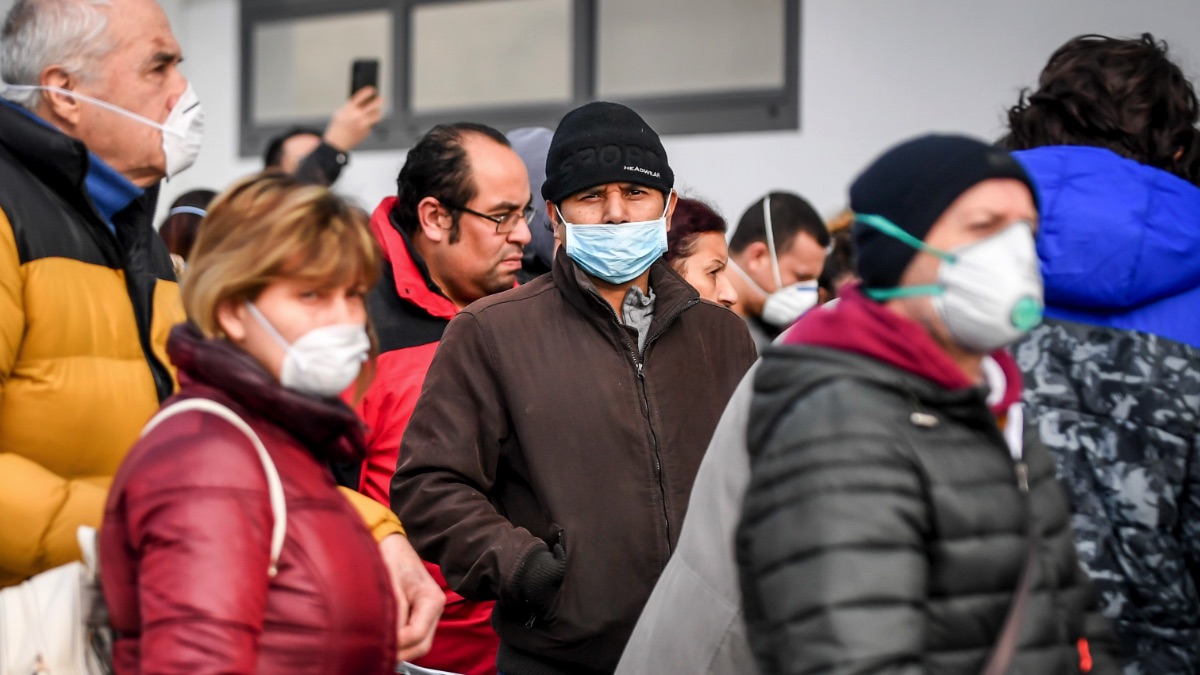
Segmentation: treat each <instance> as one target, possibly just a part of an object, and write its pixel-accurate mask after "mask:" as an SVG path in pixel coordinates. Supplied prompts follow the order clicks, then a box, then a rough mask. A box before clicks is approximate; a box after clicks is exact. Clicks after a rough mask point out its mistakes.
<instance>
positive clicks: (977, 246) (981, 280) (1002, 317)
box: [856, 214, 1043, 354]
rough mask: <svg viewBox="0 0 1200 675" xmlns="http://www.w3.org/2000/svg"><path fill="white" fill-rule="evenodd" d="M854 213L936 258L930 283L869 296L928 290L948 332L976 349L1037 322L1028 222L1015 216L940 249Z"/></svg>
mask: <svg viewBox="0 0 1200 675" xmlns="http://www.w3.org/2000/svg"><path fill="white" fill-rule="evenodd" d="M856 219H857V220H858V221H859V222H861V223H863V224H865V225H868V226H870V227H874V228H875V229H877V230H879V231H880V232H883V233H884V234H886V235H889V236H891V237H893V238H895V239H898V240H900V241H903V242H904V243H906V244H909V245H910V246H913V247H914V248H917V249H920V250H923V251H928V252H929V253H931V254H933V255H935V256H937V257H938V258H940V259H941V263H940V264H939V265H938V280H937V283H936V284H934V285H931V286H900V287H897V288H887V289H868V290H866V291H865V293H866V294H867V295H868V296H869V297H871V298H874V299H876V300H888V299H891V298H900V297H912V296H918V295H930V296H933V307H934V309H935V310H937V312H938V315H939V316H941V318H942V321H943V323H945V324H946V329H947V330H948V331H949V332H950V336H951V337H952V338H953V339H954V341H955V342H957V343H958V344H959V345H961V346H963V347H965V348H967V349H970V350H971V351H973V352H976V353H979V354H988V353H991V352H993V351H995V350H997V349H1000V348H1001V347H1004V346H1005V345H1008V344H1011V343H1013V342H1016V341H1017V340H1018V339H1019V338H1020V337H1021V336H1023V335H1025V334H1026V333H1028V332H1029V331H1031V330H1033V329H1034V327H1036V326H1037V325H1038V324H1040V323H1041V322H1042V311H1043V300H1042V274H1041V270H1040V269H1039V265H1038V257H1037V247H1036V245H1035V244H1034V237H1033V226H1032V225H1030V224H1029V223H1027V222H1025V221H1017V222H1015V223H1013V224H1011V225H1009V226H1008V227H1006V228H1004V230H1002V231H1000V232H998V233H996V234H994V235H992V236H990V237H988V238H987V239H982V240H980V241H977V242H975V243H973V244H968V245H966V246H962V247H959V248H956V249H954V250H953V251H942V250H940V249H937V248H934V247H932V246H929V245H928V244H926V243H925V242H923V241H921V240H919V239H917V238H916V237H914V236H912V235H911V234H909V233H908V232H907V231H905V230H903V229H902V228H900V227H899V226H898V225H896V224H894V223H892V222H891V221H890V220H888V219H886V218H884V217H882V216H876V215H872V214H859V215H858V216H856Z"/></svg>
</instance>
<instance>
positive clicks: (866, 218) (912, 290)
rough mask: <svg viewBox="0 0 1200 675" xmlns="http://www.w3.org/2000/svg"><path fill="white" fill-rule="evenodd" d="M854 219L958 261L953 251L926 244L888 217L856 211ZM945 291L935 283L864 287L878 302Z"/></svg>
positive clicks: (931, 252)
mask: <svg viewBox="0 0 1200 675" xmlns="http://www.w3.org/2000/svg"><path fill="white" fill-rule="evenodd" d="M854 219H855V220H856V221H858V222H860V223H862V224H863V225H866V226H868V227H873V228H875V229H876V230H879V231H880V232H882V233H884V234H886V235H887V236H889V237H892V238H893V239H898V240H900V241H902V242H904V243H905V244H908V245H909V246H911V247H913V248H915V249H917V250H918V251H925V252H926V253H929V254H930V255H934V256H937V257H938V258H941V259H942V260H945V261H946V262H948V263H955V262H957V261H958V258H957V257H956V256H955V255H954V254H953V253H947V252H945V251H943V250H941V249H938V248H934V247H932V246H930V245H929V244H926V243H925V242H923V241H921V240H920V239H917V238H916V237H914V236H912V235H911V234H909V233H908V232H907V231H905V230H904V229H902V228H901V227H900V226H899V225H897V224H895V223H893V222H892V221H890V220H888V219H887V218H884V217H883V216H879V215H875V214H873V213H856V214H854ZM945 291H946V289H944V288H942V287H941V286H934V285H931V286H898V287H896V288H864V289H863V294H865V295H866V296H867V297H868V298H871V299H872V300H875V301H877V302H885V301H887V300H893V299H895V298H913V297H917V296H920V295H941V294H942V293H944V292H945Z"/></svg>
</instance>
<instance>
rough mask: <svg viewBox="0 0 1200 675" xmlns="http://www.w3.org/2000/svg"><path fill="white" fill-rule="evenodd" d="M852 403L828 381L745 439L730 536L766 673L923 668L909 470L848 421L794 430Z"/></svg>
mask: <svg viewBox="0 0 1200 675" xmlns="http://www.w3.org/2000/svg"><path fill="white" fill-rule="evenodd" d="M855 406H856V403H855V401H854V392H853V391H852V390H850V389H848V388H847V387H846V386H845V385H844V384H842V383H833V384H829V385H826V386H824V387H823V388H821V389H819V390H817V391H814V392H813V393H812V394H810V395H809V396H808V397H807V398H806V399H805V402H804V406H803V412H797V410H796V409H793V410H791V411H790V412H789V413H788V414H787V415H785V417H784V418H783V419H782V421H780V422H779V423H778V424H777V425H776V428H775V430H774V431H773V432H772V433H770V434H769V435H768V436H767V437H766V441H765V442H763V443H762V444H761V445H760V446H759V447H751V448H749V449H750V453H751V456H752V458H753V460H752V462H753V463H752V468H751V482H750V486H749V489H748V492H747V495H746V500H745V508H744V510H743V513H742V519H741V522H740V524H739V526H738V532H737V541H736V543H737V556H738V567H739V575H740V579H741V587H742V592H743V595H744V603H745V613H746V622H747V632H748V637H749V640H750V645H751V647H752V649H753V651H754V654H755V658H756V660H757V661H758V664H759V668H760V669H761V671H762V673H763V674H764V675H774V674H776V673H817V672H820V673H837V674H850V673H868V672H869V673H914V674H915V673H919V672H922V667H921V657H922V650H923V646H924V643H925V635H924V630H925V623H926V622H925V620H924V617H923V613H922V603H923V601H924V600H925V598H926V595H927V585H928V582H927V577H928V568H929V565H928V562H927V560H926V558H925V553H924V546H923V543H922V540H923V536H924V534H923V529H925V528H926V525H925V523H927V522H928V514H927V513H926V511H927V507H926V504H925V501H924V499H923V498H922V486H921V484H920V480H919V477H918V474H917V472H916V471H915V470H914V468H913V466H912V465H911V464H910V463H909V461H908V460H907V459H906V458H905V456H904V453H903V451H902V449H899V448H897V447H896V442H895V440H894V439H893V438H891V437H887V436H882V435H876V434H872V433H864V432H861V431H856V430H855V426H856V425H854V424H852V422H851V421H847V422H846V423H845V424H837V425H835V426H837V427H838V428H837V433H821V434H813V433H807V434H806V433H805V432H804V431H805V428H806V427H811V424H810V423H811V421H812V420H838V419H845V418H846V417H848V415H847V411H848V410H854V409H855ZM825 431H826V432H828V431H829V427H828V426H826V427H825Z"/></svg>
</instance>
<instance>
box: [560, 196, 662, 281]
mask: <svg viewBox="0 0 1200 675" xmlns="http://www.w3.org/2000/svg"><path fill="white" fill-rule="evenodd" d="M670 204H671V199H670V196H669V195H668V197H667V205H666V206H664V207H663V212H662V215H661V216H659V217H658V219H657V220H644V221H640V222H636V223H619V224H616V225H611V224H610V225H576V224H573V223H568V222H567V220H566V218H563V215H562V211H559V210H558V206H557V205H556V206H555V207H554V210H555V211H558V219H559V221H560V222H562V224H563V226H564V227H566V230H567V241H566V244H565V245H566V248H567V255H568V256H569V257H570V258H571V260H574V261H575V264H576V265H579V266H580V267H582V268H583V271H585V272H587V273H588V274H590V275H592V276H593V277H596V278H597V279H603V280H605V281H607V282H608V283H610V284H623V283H625V282H626V281H629V280H631V279H636V278H637V277H638V275H640V274H641V273H642V272H645V271H646V270H648V269H650V266H651V265H653V264H654V261H655V260H658V259H659V258H661V257H662V254H664V253H666V252H667V208H668V207H669V206H670Z"/></svg>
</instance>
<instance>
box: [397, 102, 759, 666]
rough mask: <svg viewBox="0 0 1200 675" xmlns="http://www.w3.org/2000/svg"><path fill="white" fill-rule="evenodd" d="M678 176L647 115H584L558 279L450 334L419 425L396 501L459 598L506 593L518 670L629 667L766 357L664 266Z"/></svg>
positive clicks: (548, 199) (507, 655) (618, 111)
mask: <svg viewBox="0 0 1200 675" xmlns="http://www.w3.org/2000/svg"><path fill="white" fill-rule="evenodd" d="M673 184H674V174H673V173H672V171H671V167H670V166H669V165H668V163H667V155H666V152H665V151H664V149H663V146H662V143H661V142H660V141H659V138H658V135H657V134H656V133H655V132H654V130H653V129H651V128H650V127H649V126H648V125H647V124H646V122H645V121H644V120H642V118H641V117H640V116H639V115H638V114H637V113H636V112H634V111H633V110H630V109H629V108H627V107H625V106H622V105H618V104H615V103H604V102H598V103H590V104H588V105H585V106H583V107H581V108H578V109H576V110H574V111H572V112H570V113H568V114H567V115H566V116H565V117H564V118H563V120H562V122H561V123H560V124H559V126H558V129H557V131H555V133H554V137H553V139H552V141H551V144H550V149H549V153H548V156H547V161H546V180H545V182H544V183H543V184H542V188H541V193H542V197H543V198H544V199H545V202H544V203H545V206H546V209H547V212H548V214H549V216H550V220H551V222H553V223H554V232H555V237H556V238H557V239H558V240H559V241H560V242H561V243H562V246H561V247H560V248H559V250H558V252H557V254H556V257H555V259H554V267H553V269H552V270H551V272H550V273H549V274H546V275H543V276H541V277H538V278H537V279H535V280H533V281H531V282H530V283H528V284H526V285H524V286H521V287H520V288H517V289H514V290H511V291H506V292H504V293H500V294H497V295H494V296H491V297H489V298H487V299H485V300H482V301H480V302H477V303H475V304H474V305H472V306H471V307H468V308H467V309H465V310H464V311H462V312H461V313H459V315H458V316H457V317H455V319H454V320H453V321H451V322H450V325H449V327H447V329H446V333H445V335H444V336H443V338H442V342H441V345H440V346H439V348H438V354H437V356H436V357H435V358H434V360H433V364H432V365H431V366H430V369H429V373H428V376H427V377H426V379H425V387H424V390H423V391H422V393H421V397H420V400H419V401H418V402H417V407H416V410H415V411H414V412H413V415H412V419H411V421H410V422H409V425H408V429H407V431H406V432H405V435H404V440H403V444H402V447H401V451H400V463H399V465H398V467H397V469H396V476H395V478H394V479H393V481H392V491H391V499H392V508H393V510H395V511H396V512H397V513H399V514H402V516H403V517H404V519H405V520H404V522H405V524H406V525H407V526H408V531H409V536H410V537H411V541H412V542H413V544H414V545H415V546H416V547H417V550H418V551H419V552H420V553H421V554H422V555H423V556H425V558H426V559H429V560H435V561H437V562H438V563H439V564H440V565H441V566H442V570H443V571H444V573H445V575H446V578H447V579H448V580H449V581H450V583H451V585H452V586H453V587H454V588H455V590H457V591H458V592H459V593H461V594H463V595H464V596H466V597H468V598H472V599H495V600H497V603H496V607H495V615H494V617H493V621H492V623H493V625H494V626H495V627H496V631H497V633H498V634H499V636H500V650H499V653H498V656H497V665H498V667H499V670H500V672H501V673H505V674H506V675H541V674H543V673H549V674H556V673H585V674H591V673H611V672H612V671H613V669H614V668H615V667H616V665H617V660H618V659H619V658H620V656H621V651H622V650H623V649H624V646H625V642H626V641H627V640H628V638H629V634H630V632H631V631H632V629H633V625H634V623H635V622H636V620H637V618H638V615H639V613H640V612H641V610H642V606H643V605H644V604H645V602H646V599H647V598H648V597H649V595H650V591H651V589H652V588H653V587H654V583H655V581H656V580H657V579H658V576H659V574H660V573H661V572H662V569H663V567H664V566H665V565H666V563H667V559H668V557H669V556H670V555H671V552H672V550H673V549H674V548H675V546H676V544H677V542H678V538H679V532H680V528H681V525H682V522H683V517H684V511H685V510H686V508H687V503H688V497H689V495H690V493H691V487H692V482H693V480H694V479H695V476H696V470H697V467H698V466H699V464H700V460H701V458H702V456H703V454H704V451H705V448H706V447H707V445H708V441H709V437H710V436H711V435H712V432H713V429H714V427H715V426H716V423H717V419H718V418H719V417H720V415H721V411H722V410H723V409H724V407H725V404H726V401H727V400H728V399H729V396H730V394H731V393H732V392H733V390H734V388H735V387H736V385H737V383H738V381H739V380H740V379H741V377H742V375H743V373H745V371H746V369H747V368H748V367H749V366H750V364H751V363H752V362H753V361H754V358H755V350H754V344H753V342H752V341H751V339H750V335H749V332H748V331H747V329H746V326H745V324H744V323H743V322H742V320H741V319H739V318H738V316H737V315H736V314H734V313H733V312H731V311H729V310H728V309H726V308H724V307H722V306H720V305H717V304H714V303H710V302H707V301H703V300H701V299H700V298H699V296H698V295H697V293H696V291H695V289H694V288H692V286H691V285H690V284H688V282H687V281H685V280H684V279H683V278H682V277H680V276H679V275H678V274H676V273H675V272H674V271H673V270H672V269H671V267H670V265H668V264H667V263H665V262H664V261H663V260H662V254H663V252H664V251H665V250H666V248H667V229H668V228H669V223H670V219H671V212H672V210H673V209H674V206H675V201H676V196H675V193H674V190H673V189H672V188H673ZM409 519H411V520H409Z"/></svg>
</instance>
